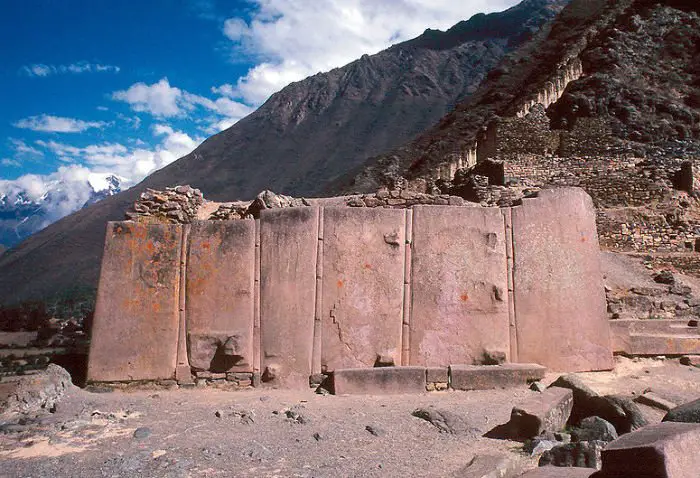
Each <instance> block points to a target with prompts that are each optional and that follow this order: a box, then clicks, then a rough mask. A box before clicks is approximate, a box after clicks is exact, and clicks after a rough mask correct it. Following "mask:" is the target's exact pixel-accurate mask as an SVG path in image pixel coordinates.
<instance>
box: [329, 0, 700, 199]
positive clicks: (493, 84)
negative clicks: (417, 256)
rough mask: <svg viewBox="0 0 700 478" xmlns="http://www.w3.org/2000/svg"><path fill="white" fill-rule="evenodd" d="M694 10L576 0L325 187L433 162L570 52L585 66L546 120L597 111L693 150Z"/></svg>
mask: <svg viewBox="0 0 700 478" xmlns="http://www.w3.org/2000/svg"><path fill="white" fill-rule="evenodd" d="M699 11H700V4H698V3H697V2H685V1H683V0H667V1H655V0H622V1H615V2H613V1H607V0H574V1H572V2H571V4H570V5H568V6H567V7H566V8H565V9H564V10H563V11H562V13H561V14H560V15H559V17H558V18H557V20H556V21H555V22H554V23H553V24H552V27H551V31H550V32H549V33H548V34H546V35H545V34H543V35H541V36H540V37H536V38H534V39H533V40H532V41H530V42H528V43H526V44H524V45H523V46H522V47H521V48H520V49H519V50H517V51H515V52H513V53H511V54H509V55H507V56H506V57H505V58H504V60H503V62H502V63H501V64H500V65H499V66H498V67H497V68H496V69H495V70H494V71H493V72H492V73H491V74H490V75H489V78H488V79H487V80H486V81H484V82H483V83H482V84H481V86H480V87H479V89H478V90H477V91H476V92H475V93H474V94H473V95H471V96H470V97H469V98H468V99H466V100H465V101H464V102H463V103H461V104H459V105H458V106H457V107H456V108H455V110H454V111H452V112H451V113H449V114H448V115H446V116H445V117H444V118H443V119H442V120H441V121H440V122H439V123H438V124H437V125H436V126H435V127H433V128H431V129H429V130H427V131H426V132H424V133H423V134H421V135H420V136H419V137H417V138H416V139H415V140H414V141H412V142H410V143H408V144H406V145H404V146H402V147H400V148H397V149H395V150H393V151H391V152H388V153H385V154H382V155H379V156H377V157H374V158H370V159H369V160H368V161H367V162H366V163H365V164H364V165H362V166H361V167H359V168H357V169H356V170H355V171H353V172H352V173H349V174H347V175H345V176H344V177H343V178H340V179H339V180H337V181H336V182H335V183H333V184H331V185H329V187H328V190H329V191H330V190H332V191H338V190H341V191H345V192H356V191H359V192H369V191H373V190H375V189H376V188H377V187H379V186H380V185H383V184H387V185H392V184H393V183H395V182H396V181H397V180H399V179H401V178H407V179H409V180H410V179H412V178H417V177H423V176H425V175H426V174H428V173H430V172H431V171H435V170H436V168H438V167H439V166H440V165H441V164H445V163H448V162H450V160H451V158H452V157H453V156H454V154H461V153H462V152H464V151H466V150H469V149H470V148H472V147H473V145H474V144H475V142H476V141H477V139H478V138H479V136H480V135H481V133H483V131H484V130H485V128H486V126H487V125H488V124H489V123H490V122H491V121H492V120H493V119H494V118H496V117H511V116H516V114H517V113H518V112H520V111H522V108H523V106H524V105H527V104H528V103H529V102H530V101H531V100H532V99H533V98H534V97H536V96H537V93H538V92H539V91H541V90H542V89H543V88H544V85H545V83H546V82H548V81H552V80H553V79H554V78H557V77H560V78H561V72H562V71H564V70H565V69H566V68H567V66H568V65H571V64H572V63H576V62H577V63H578V64H580V66H581V68H582V71H583V74H582V75H581V77H580V78H574V79H573V80H572V81H571V82H570V83H568V86H567V87H566V90H565V91H564V92H563V95H562V96H561V98H560V99H559V100H558V101H556V102H555V103H554V104H552V105H551V106H550V108H549V109H548V115H549V117H550V118H551V120H552V127H554V128H564V129H566V128H571V127H573V125H574V124H575V123H576V120H577V119H578V118H582V117H596V118H600V119H604V120H605V121H606V122H607V123H608V124H609V125H610V126H611V128H612V133H613V134H614V135H615V136H616V137H617V138H618V139H620V140H623V141H626V142H627V148H632V149H633V150H634V151H635V152H637V153H639V154H641V155H644V154H646V153H647V152H651V151H655V152H656V154H659V153H663V154H666V153H664V151H666V152H669V151H670V154H681V153H684V154H688V153H689V152H694V154H695V155H697V154H698V153H699V152H700V68H699V65H700V18H699V16H700V15H699ZM543 33H546V32H543ZM659 150H660V151H659Z"/></svg>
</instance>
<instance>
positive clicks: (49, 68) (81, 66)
mask: <svg viewBox="0 0 700 478" xmlns="http://www.w3.org/2000/svg"><path fill="white" fill-rule="evenodd" d="M119 71H121V68H119V67H118V66H114V65H102V64H100V63H88V62H86V61H79V62H76V63H71V64H69V65H45V64H43V63H35V64H33V65H25V66H23V67H22V68H20V72H21V73H23V74H25V75H27V76H33V77H46V76H50V75H66V74H74V75H77V74H81V73H103V72H110V73H119Z"/></svg>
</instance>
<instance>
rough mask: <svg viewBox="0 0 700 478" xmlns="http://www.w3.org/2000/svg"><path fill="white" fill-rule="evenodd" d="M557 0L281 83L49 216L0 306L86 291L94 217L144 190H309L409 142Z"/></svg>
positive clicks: (14, 253) (16, 261)
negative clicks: (201, 138)
mask: <svg viewBox="0 0 700 478" xmlns="http://www.w3.org/2000/svg"><path fill="white" fill-rule="evenodd" d="M568 2H569V0H526V1H524V2H522V3H521V4H519V5H517V6H515V7H513V8H511V9H509V10H507V11H505V12H501V13H495V14H490V15H476V16H474V17H473V18H471V19H469V20H467V21H463V22H460V23H458V24H457V25H455V26H454V27H453V28H451V29H450V30H448V31H446V32H441V31H435V30H426V32H425V33H424V34H423V35H421V36H420V37H418V38H416V39H414V40H411V41H408V42H405V43H402V44H398V45H395V46H393V47H391V48H389V49H387V50H385V51H382V52H380V53H378V54H376V55H372V56H367V55H365V56H363V57H362V58H360V59H359V60H357V61H355V62H352V63H350V64H349V65H347V66H345V67H342V68H337V69H334V70H332V71H330V72H328V73H323V74H318V75H315V76H312V77H310V78H307V79H305V80H303V81H300V82H297V83H293V84H291V85H289V86H287V87H286V88H284V89H283V90H282V91H280V92H279V93H276V94H275V95H273V96H272V97H271V98H270V99H269V100H268V101H267V102H266V103H265V104H264V105H263V106H261V107H260V108H259V109H258V110H257V111H256V112H255V113H253V114H251V115H250V116H248V117H247V118H245V119H243V120H241V121H239V122H238V123H237V124H235V125H234V126H233V127H231V128H229V129H228V130H226V131H223V132H221V133H219V134H217V135H215V136H213V137H211V138H209V139H208V140H206V141H205V142H204V143H202V145H200V146H199V147H198V148H197V149H196V150H195V151H193V152H192V153H191V154H189V155H187V156H185V157H183V158H181V159H179V160H178V161H176V162H174V163H172V164H171V165H169V166H167V167H166V168H163V169H162V170H160V171H158V172H156V173H154V174H152V175H151V176H149V177H148V178H146V179H145V180H144V181H143V182H142V183H141V184H139V185H138V186H136V187H134V188H131V189H129V190H127V191H124V192H122V193H120V194H117V195H114V196H111V197H108V198H106V199H105V200H103V201H100V202H98V203H96V204H94V205H92V206H90V207H88V208H85V209H82V210H79V211H77V212H76V213H74V214H72V215H70V216H68V217H66V218H64V219H62V220H60V221H58V222H56V223H55V224H52V225H51V226H49V227H47V228H46V229H44V230H42V231H40V232H39V233H37V234H35V235H33V236H32V237H30V238H29V239H27V240H26V241H24V242H23V243H22V244H20V245H19V246H18V247H16V248H14V249H13V250H11V251H8V253H6V254H4V255H3V256H2V257H1V258H0V303H3V304H9V303H12V302H16V301H19V300H23V299H27V298H30V297H46V296H47V295H51V294H54V293H57V292H59V291H61V290H63V289H64V288H66V287H68V286H91V287H95V286H96V283H97V276H98V270H99V262H100V258H101V255H102V246H103V241H104V230H105V222H106V221H109V220H120V219H122V218H123V213H124V211H125V209H126V208H127V207H128V206H129V205H130V204H131V203H133V202H134V201H135V200H136V199H137V198H138V196H139V194H140V193H141V192H142V191H143V190H144V189H145V188H147V187H152V188H164V187H166V186H172V185H174V184H183V183H188V184H191V185H193V186H195V187H197V188H199V189H201V190H202V192H203V193H204V194H205V196H206V197H207V198H210V199H214V200H232V199H236V198H250V197H252V196H254V195H255V194H257V193H258V192H259V191H260V190H262V189H272V190H275V191H276V192H281V193H284V194H291V195H297V196H299V195H305V196H313V195H318V194H320V193H322V192H323V191H324V190H325V188H326V185H327V184H328V183H329V182H331V181H334V180H337V179H338V178H342V177H344V176H345V175H346V174H347V173H348V172H349V171H352V170H353V169H355V168H357V167H359V166H361V165H362V164H363V163H364V162H365V161H366V160H367V159H368V158H371V157H373V156H376V155H377V154H379V153H382V152H384V151H387V150H391V149H392V148H396V147H398V146H399V145H401V144H403V143H405V142H407V141H409V140H410V139H412V138H413V137H415V136H416V135H417V134H419V133H421V132H422V131H424V130H425V129H426V128H428V127H430V126H431V125H433V124H435V123H436V122H437V121H438V120H440V118H442V117H443V116H444V115H445V114H446V113H447V112H449V111H451V110H452V109H453V108H454V107H455V106H456V105H458V104H459V103H460V102H463V101H464V100H465V99H467V98H469V96H470V95H471V94H473V92H474V91H476V90H477V88H478V87H479V84H480V83H481V82H482V81H483V80H484V78H486V76H487V74H488V73H489V72H490V71H491V70H493V69H494V67H496V66H497V65H498V64H499V63H500V62H501V61H502V59H503V58H504V57H505V56H506V55H508V54H510V53H512V52H514V51H516V50H517V49H519V48H521V47H522V46H523V45H526V44H528V43H529V42H531V40H532V39H533V38H534V37H537V36H538V35H541V32H542V31H546V30H547V29H548V25H549V23H550V22H551V21H552V20H553V19H554V18H555V17H556V15H557V14H558V13H559V12H560V11H561V10H562V8H564V6H565V5H566V4H568Z"/></svg>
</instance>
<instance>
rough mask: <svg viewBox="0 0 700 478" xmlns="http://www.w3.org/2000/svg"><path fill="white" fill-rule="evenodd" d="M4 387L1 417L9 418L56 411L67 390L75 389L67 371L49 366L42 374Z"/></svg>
mask: <svg viewBox="0 0 700 478" xmlns="http://www.w3.org/2000/svg"><path fill="white" fill-rule="evenodd" d="M2 385H3V387H2V388H1V389H0V411H2V413H0V415H2V416H3V417H9V416H12V415H15V414H18V413H32V412H37V411H40V410H47V411H53V410H55V408H56V404H57V403H58V401H59V400H60V399H61V397H62V396H63V394H64V393H65V392H66V390H68V389H70V388H72V387H73V382H72V381H71V377H70V374H69V373H68V372H67V371H66V370H65V369H63V368H61V367H59V366H58V365H55V364H49V366H48V367H47V368H46V370H44V371H42V372H41V373H37V374H34V375H27V376H24V377H22V378H21V379H20V380H18V381H17V382H14V383H8V384H2Z"/></svg>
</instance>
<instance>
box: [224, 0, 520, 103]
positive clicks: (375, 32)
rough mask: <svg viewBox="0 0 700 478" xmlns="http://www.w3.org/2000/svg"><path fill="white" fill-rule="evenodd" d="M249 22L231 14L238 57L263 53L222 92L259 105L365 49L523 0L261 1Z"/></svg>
mask: <svg viewBox="0 0 700 478" xmlns="http://www.w3.org/2000/svg"><path fill="white" fill-rule="evenodd" d="M254 3H256V4H257V5H256V9H255V11H254V13H253V15H252V18H251V20H250V21H249V22H248V23H246V22H245V21H243V20H242V19H240V18H231V19H228V20H226V22H225V23H224V34H225V35H226V36H227V37H228V38H229V39H230V40H231V41H232V42H233V45H234V47H233V54H234V59H238V58H239V57H243V58H250V57H251V56H254V57H255V58H257V64H256V65H255V66H254V67H253V68H251V69H250V71H249V72H248V74H247V75H246V76H244V77H242V78H240V79H239V80H238V82H237V84H236V85H235V86H231V85H228V84H226V85H222V86H221V87H219V88H216V89H214V90H213V91H214V92H215V93H220V94H223V95H226V96H230V97H235V98H242V99H243V101H244V102H245V103H246V104H260V103H262V102H263V101H264V100H265V99H267V98H268V97H269V96H270V95H271V94H272V93H274V92H275V91H278V90H279V89H281V88H283V87H284V86H286V85H287V84H289V83H290V82H292V81H298V80H301V79H303V78H305V77H307V76H309V75H313V74H315V73H318V72H321V71H327V70H330V69H332V68H336V67H340V66H343V65H345V64H347V63H349V62H351V61H353V60H355V59H357V58H359V57H360V56H362V55H363V54H373V53H377V52H379V51H381V50H383V49H385V48H387V47H389V46H391V45H392V44H394V43H399V42H402V41H405V40H409V39H411V38H414V37H416V36H418V35H420V34H421V33H422V32H423V31H424V30H425V29H426V27H429V28H438V29H441V30H445V29H447V28H449V27H451V26H452V25H454V24H455V23H457V22H459V21H461V20H466V19H468V18H470V17H471V16H472V15H474V14H476V13H479V12H491V11H496V10H502V9H504V8H506V7H509V6H512V5H514V4H515V3H517V0H472V1H468V2H467V1H454V0H326V1H324V2H323V7H322V8H320V7H319V3H318V1H317V0H255V1H254Z"/></svg>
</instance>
